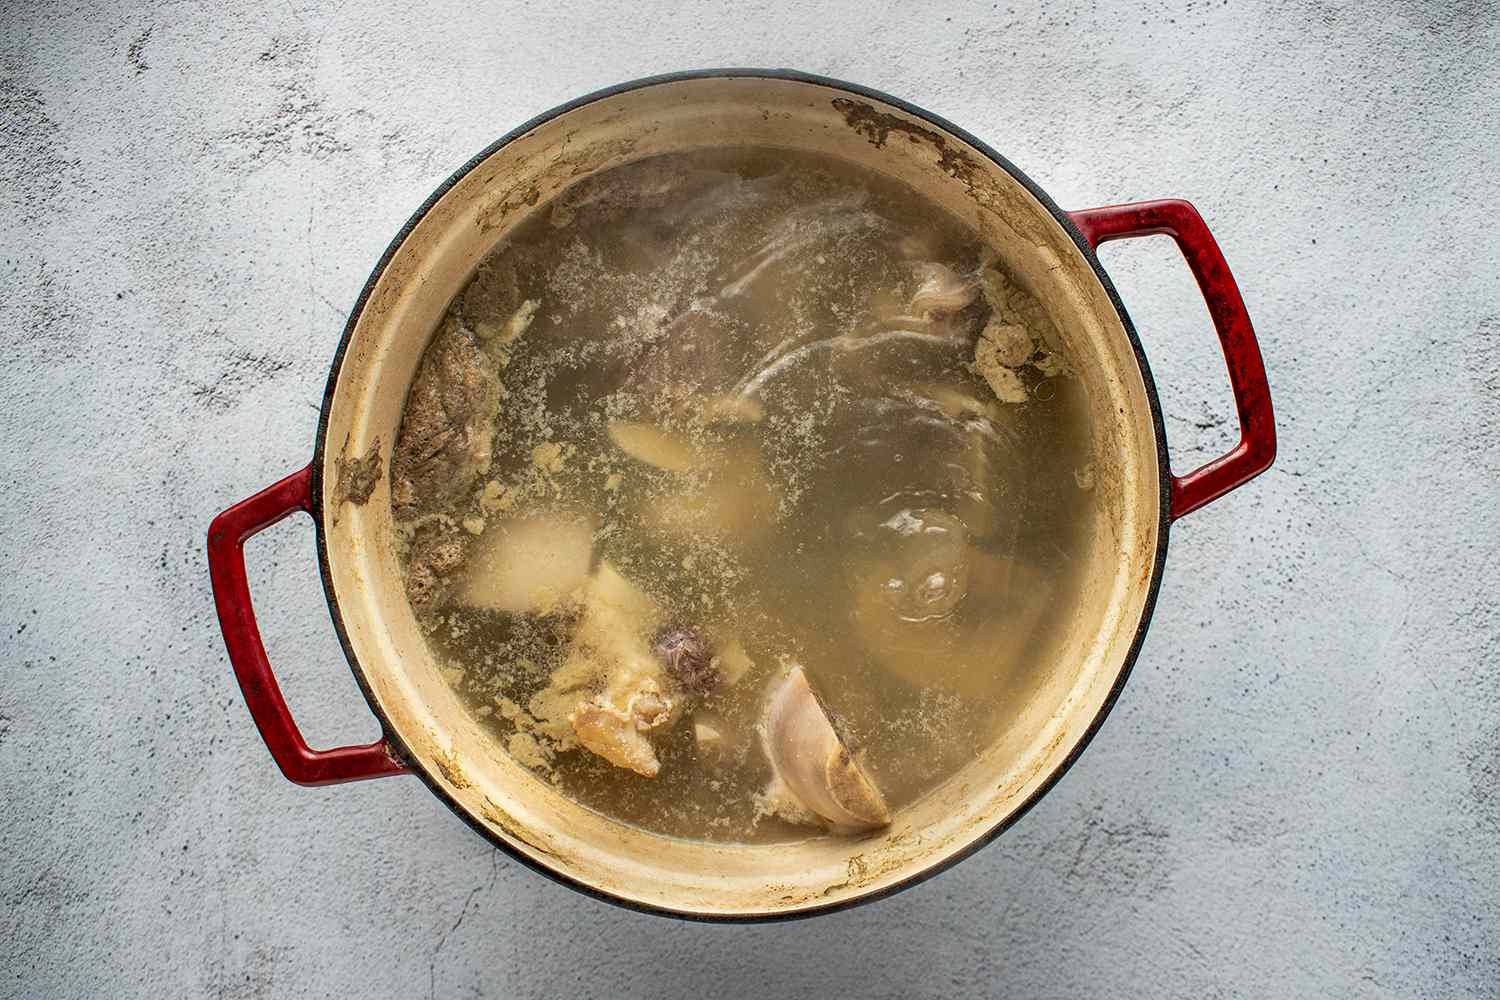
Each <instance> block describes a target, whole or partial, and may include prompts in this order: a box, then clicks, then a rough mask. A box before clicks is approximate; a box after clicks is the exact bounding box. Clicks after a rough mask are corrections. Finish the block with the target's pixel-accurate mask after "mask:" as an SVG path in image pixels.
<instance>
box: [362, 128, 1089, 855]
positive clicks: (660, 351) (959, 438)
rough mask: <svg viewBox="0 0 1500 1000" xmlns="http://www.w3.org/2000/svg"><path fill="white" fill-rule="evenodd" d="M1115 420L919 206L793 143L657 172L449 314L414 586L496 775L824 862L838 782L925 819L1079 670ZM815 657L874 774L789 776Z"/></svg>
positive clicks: (418, 417) (414, 478)
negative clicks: (1084, 575) (1063, 625)
mask: <svg viewBox="0 0 1500 1000" xmlns="http://www.w3.org/2000/svg"><path fill="white" fill-rule="evenodd" d="M1085 412H1086V411H1085V406H1084V399H1083V395H1082V388H1081V386H1080V385H1079V383H1078V382H1077V380H1076V379H1074V378H1073V377H1072V376H1071V374H1070V372H1069V369H1068V365H1067V360H1066V358H1065V357H1064V355H1063V354H1062V352H1061V348H1060V345H1059V342H1058V338H1057V335H1056V331H1055V330H1054V329H1053V328H1052V327H1051V324H1050V322H1049V320H1048V318H1047V316H1046V315H1045V313H1044V312H1043V311H1042V309H1041V308H1040V307H1039V306H1038V305H1037V303H1036V302H1035V300H1034V299H1032V298H1031V296H1030V295H1028V294H1027V293H1026V292H1025V291H1023V290H1022V289H1021V288H1020V287H1019V286H1018V285H1017V284H1016V283H1015V282H1014V281H1013V280H1012V279H1011V277H1010V276H1009V274H1008V272H1006V271H1005V270H1004V265H1003V257H1000V258H999V259H997V255H996V254H995V253H994V252H992V251H990V250H988V249H987V248H985V247H983V246H982V245H981V244H980V243H979V241H978V240H977V238H976V237H975V236H974V234H972V233H971V232H969V231H968V230H966V229H965V228H964V227H963V226H961V225H960V224H959V223H958V222H957V221H956V220H955V219H953V218H952V217H950V216H949V215H947V214H945V213H944V212H943V211H942V210H940V209H938V208H937V207H935V206H934V205H932V204H931V203H930V202H927V201H925V200H923V199H922V197H921V196H920V195H918V194H917V193H916V192H915V191H913V190H911V189H909V188H906V187H904V186H900V185H898V184H896V183H894V182H891V181H889V180H886V179H884V178H881V177H879V176H878V175H876V174H873V173H870V172H868V171H866V170H864V169H862V168H858V167H855V166H853V165H850V164H847V163H844V162H842V161H837V160H833V159H829V158H823V157H817V156H813V155H810V154H805V153H793V152H790V151H786V150H759V151H744V150H735V151H732V152H731V151H702V152H695V153H691V154H676V155H672V156H666V157H658V158H654V159H651V160H646V161H641V162H638V163H635V164H631V165H628V166H625V167H620V168H616V169H614V170H610V171H607V172H605V173H602V174H599V175H597V176H594V177H591V178H588V179H585V180H584V181H582V182H580V183H579V184H577V185H575V186H574V187H573V188H571V189H569V190H568V191H567V192H565V193H564V194H562V195H561V196H559V197H558V198H557V199H555V200H554V201H553V202H552V203H551V204H549V205H544V206H542V208H541V209H540V210H538V211H537V212H536V213H535V215H533V216H532V217H531V218H529V219H528V220H526V222H524V223H523V224H522V225H521V226H520V227H519V228H518V229H517V230H515V231H514V232H513V233H511V234H510V235H509V236H508V237H507V239H506V240H505V241H504V242H503V243H502V244H501V245H499V246H498V247H496V249H495V250H494V251H493V252H492V253H491V254H490V256H489V257H488V258H487V259H486V260H485V261H484V263H483V264H482V265H481V266H480V268H479V269H478V271H477V273H476V275H475V277H474V279H473V280H472V281H471V283H470V284H469V285H468V286H467V288H466V289H465V291H464V292H463V293H462V294H461V295H459V296H458V297H457V298H456V299H455V300H454V302H453V303H452V304H451V306H450V308H449V310H448V313H447V315H446V317H445V318H444V320H443V323H442V326H441V329H440V330H439V331H438V332H437V334H436V335H435V337H434V339H433V342H432V343H431V345H429V347H428V349H427V353H426V355H425V356H424V358H423V362H422V367H421V369H420V370H419V372H418V376H417V379H416V381H415V382H414V384H413V387H412V390H411V392H410V394H409V396H408V400H407V405H406V412H405V414H404V417H403V423H402V430H401V435H400V439H399V441H398V444H397V449H396V453H395V455H394V458H393V463H392V476H393V491H392V496H393V504H394V507H395V514H396V524H397V530H398V532H399V543H400V549H401V551H402V553H403V567H404V569H405V573H406V582H407V590H408V594H409V595H410V597H411V599H412V604H413V607H414V609H415V610H416V613H417V617H418V620H419V622H420V623H421V625H422V627H423V629H424V631H425V632H426V634H427V637H428V641H429V643H430V644H431V646H432V647H433V649H434V651H435V653H436V654H437V655H438V657H439V661H440V662H441V663H442V664H443V665H444V673H445V675H446V676H447V677H448V679H449V681H450V682H451V683H452V684H453V686H454V688H455V690H456V691H458V692H459V694H460V695H461V696H462V697H463V699H464V700H465V702H466V703H467V704H468V705H469V706H470V707H471V710H472V711H474V712H475V713H476V714H478V715H479V716H482V717H483V718H485V719H486V720H487V724H488V725H489V726H491V727H492V731H493V733H494V736H495V750H494V752H496V753H502V752H508V753H511V754H512V755H513V756H514V757H515V758H516V759H517V760H519V761H520V762H521V763H523V764H525V765H527V766H528V767H530V768H532V770H533V771H534V772H535V773H536V774H537V775H538V776H539V777H540V778H542V779H543V780H547V781H552V782H555V783H556V785H557V786H558V787H559V788H560V789H561V790H563V791H564V792H566V793H567V794H569V795H571V796H573V797H575V798H576V799H577V800H578V801H580V802H582V803H584V804H586V805H588V806H590V807H592V808H594V809H597V810H599V811H600V812H602V813H605V814H607V815H609V816H613V817H615V818H617V819H619V820H621V821H624V822H627V823H632V824H635V825H638V826H641V827H643V828H646V829H650V830H654V831H658V832H662V833H666V834H671V835H677V836H683V837H690V838H698V839H708V840H731V841H767V840H777V839H794V838H796V839H800V838H804V837H806V836H809V835H812V834H816V833H817V832H818V831H819V830H820V829H824V828H828V827H829V826H830V824H829V822H827V818H828V814H829V813H830V812H838V811H839V807H837V806H824V807H823V808H822V811H821V814H820V812H819V810H818V807H817V806H815V805H813V804H812V803H810V802H809V801H808V799H809V795H808V794H807V792H808V789H807V788H806V783H807V782H809V781H815V782H816V781H825V780H827V781H831V782H833V784H834V785H835V786H839V782H840V781H843V782H844V784H843V785H842V786H840V787H843V788H845V789H846V790H847V788H849V787H855V785H857V783H858V782H859V781H867V782H868V784H869V785H870V786H873V788H874V789H876V790H878V791H877V793H876V794H877V796H878V797H879V798H881V799H883V803H884V804H888V805H889V807H890V808H891V809H900V808H901V807H902V806H903V805H905V804H907V803H910V802H911V801H913V800H914V799H916V798H917V797H919V796H921V795H923V794H925V793H926V792H928V791H930V790H931V789H933V788H934V787H935V786H936V785H938V784H939V783H941V782H942V781H944V780H945V779H947V778H948V777H950V776H952V775H953V774H954V773H955V772H956V771H957V770H958V769H959V768H961V767H962V766H963V765H964V764H965V763H967V762H968V761H970V760H972V759H973V758H974V757H975V756H976V755H977V753H978V752H979V750H980V748H982V747H983V746H985V745H987V744H988V743H990V742H992V741H993V740H994V739H995V737H996V736H997V735H998V734H999V733H1000V732H1002V731H1003V730H1004V729H1005V727H1007V726H1008V725H1009V724H1010V723H1011V721H1012V720H1013V718H1014V715H1015V712H1016V711H1017V710H1018V709H1019V708H1020V706H1021V705H1022V704H1023V703H1024V702H1025V700H1026V698H1027V694H1028V692H1029V691H1030V690H1031V689H1032V688H1034V686H1035V685H1036V684H1037V683H1038V682H1039V681H1040V680H1041V679H1042V677H1043V676H1044V674H1045V672H1046V671H1048V670H1049V669H1050V661H1051V659H1052V657H1053V655H1054V650H1053V648H1052V645H1051V642H1050V640H1049V636H1051V635H1053V634H1054V633H1055V632H1056V629H1055V628H1054V627H1052V624H1051V623H1052V621H1053V619H1054V617H1055V616H1056V615H1058V614H1061V613H1065V612H1064V611H1063V610H1062V609H1066V608H1067V607H1068V606H1069V605H1070V603H1071V597H1072V595H1073V593H1074V591H1075V588H1076V586H1077V583H1078V581H1077V580H1076V571H1077V568H1078V566H1079V564H1080V562H1079V560H1078V558H1077V553H1078V551H1079V548H1080V546H1081V544H1082V542H1083V539H1082V537H1081V531H1082V522H1083V507H1084V503H1085V500H1086V497H1085V494H1086V492H1087V490H1088V489H1090V488H1091V471H1090V470H1091V466H1090V464H1089V457H1088V455H1087V452H1086V441H1087V433H1086V430H1087V429H1086V427H1085V426H1084V421H1085ZM797 665H800V666H801V667H802V668H803V669H804V670H805V677H806V680H807V682H808V683H809V684H810V685H811V688H812V690H814V691H815V692H816V698H817V699H820V703H821V705H822V706H823V708H824V709H825V711H821V712H820V711H816V710H815V709H813V710H812V715H811V716H809V718H812V719H813V724H814V725H821V724H822V723H820V722H818V720H820V719H825V718H826V719H827V722H828V724H829V725H831V726H832V729H831V730H829V731H828V732H826V733H824V732H821V731H820V732H819V734H818V735H819V737H820V738H821V739H822V740H823V743H822V744H819V746H823V745H824V744H827V745H829V746H831V747H832V749H833V751H834V756H835V757H837V756H838V754H837V751H838V750H839V749H841V748H842V747H844V746H847V747H850V748H852V749H853V751H854V752H853V756H852V757H849V758H847V759H846V760H845V761H844V762H843V766H845V767H846V768H847V769H850V771H851V773H852V774H853V775H854V776H853V777H852V778H847V780H846V779H841V778H839V777H838V776H836V775H835V776H834V777H827V776H825V774H824V772H823V771H822V770H820V769H819V768H821V766H822V765H821V764H820V765H819V767H818V768H813V769H812V771H810V772H809V773H813V772H816V773H815V774H814V776H813V777H807V776H803V777H801V778H800V779H797V778H795V777H792V778H791V780H790V787H788V783H787V782H781V781H773V777H774V775H773V769H772V767H771V764H770V763H769V761H768V758H767V755H766V748H765V747H763V732H766V733H769V732H772V730H774V731H775V732H778V733H780V732H781V731H782V730H783V729H785V726H781V727H779V728H778V727H767V726H765V725H764V724H763V722H764V716H765V713H766V711H767V704H768V696H769V691H770V689H772V688H773V687H775V686H776V685H778V684H785V683H787V679H788V677H789V676H790V675H789V673H788V672H789V671H791V670H793V669H794V667H795V666H797ZM809 704H812V703H809ZM799 718H800V716H799ZM799 724H800V723H799ZM782 738H787V737H782ZM830 741H831V742H830ZM799 746H800V744H799ZM771 749H773V750H775V749H776V747H772V748H771ZM819 752H821V751H819ZM798 753H803V751H802V750H799V751H798ZM804 755H805V754H804ZM846 757H847V755H846ZM837 764H838V762H837V761H835V765H837ZM835 765H830V766H835ZM791 766H792V765H785V764H784V767H791ZM828 774H829V775H832V774H833V771H831V770H830V771H829V772H828ZM799 780H800V781H801V784H800V785H799V784H798V781H799ZM850 782H854V785H851V784H850ZM799 788H800V789H801V790H802V792H801V794H799V792H798V789H799ZM837 791H838V788H837V787H836V788H835V792H837ZM853 794H856V796H857V795H858V794H863V793H860V792H858V789H857V788H856V792H855V793H853ZM812 797H814V798H815V797H816V796H812ZM856 805H858V804H857V803H856ZM867 805H868V804H867ZM882 808H883V806H882ZM871 810H873V811H871ZM856 814H858V815H865V814H868V815H871V816H879V815H883V814H882V813H880V810H877V809H874V807H873V806H869V808H868V809H866V813H861V812H860V810H859V809H858V808H855V809H854V810H853V812H852V813H850V815H856ZM820 815H822V816H823V817H824V819H823V820H821V821H820V819H819V816H820ZM880 821H881V820H880V819H879V818H876V819H869V820H868V822H869V823H872V824H873V823H878V822H880ZM844 829H845V828H842V827H841V828H840V829H839V830H835V831H834V832H841V831H842V830H844Z"/></svg>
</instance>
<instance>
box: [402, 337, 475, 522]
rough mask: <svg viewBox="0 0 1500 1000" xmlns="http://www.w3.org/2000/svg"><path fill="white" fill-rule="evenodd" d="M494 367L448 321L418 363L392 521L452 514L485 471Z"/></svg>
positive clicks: (404, 428) (405, 418)
mask: <svg viewBox="0 0 1500 1000" xmlns="http://www.w3.org/2000/svg"><path fill="white" fill-rule="evenodd" d="M499 408H500V375H499V365H498V363H497V362H496V361H495V360H494V359H492V358H490V357H489V356H488V355H486V354H485V352H484V351H483V350H482V348H481V347H480V345H479V343H478V342H477V341H476V339H475V338H474V336H473V335H472V334H470V333H469V332H468V331H467V330H466V329H464V328H463V327H462V326H460V325H459V323H458V322H457V321H456V320H455V319H453V317H452V316H451V315H450V316H449V317H448V318H447V319H446V320H445V321H444V323H443V327H442V329H441V330H439V331H438V334H437V336H436V337H435V338H434V339H433V342H432V345H431V346H430V347H429V348H428V349H427V353H426V355H425V356H424V357H423V359H422V365H421V367H420V368H419V369H418V370H417V377H416V379H415V380H414V381H413V382H412V386H411V392H410V393H408V395H407V398H406V412H405V413H404V415H403V416H402V420H401V434H400V437H399V438H398V439H397V443H396V449H395V452H394V453H393V455H392V456H391V472H392V478H393V481H394V486H393V489H392V499H393V503H394V504H395V505H396V510H395V514H396V519H397V520H398V521H399V520H410V519H412V518H414V517H415V516H417V515H418V514H422V513H427V512H429V511H435V510H450V509H452V508H453V506H454V505H455V504H456V503H457V502H458V501H459V500H460V499H461V498H462V497H463V496H464V495H465V494H467V493H468V492H469V490H471V489H472V488H473V487H474V485H475V483H476V482H477V480H478V478H479V477H480V476H481V475H483V474H484V473H485V472H487V471H488V470H489V467H490V460H491V449H492V448H493V445H494V434H495V420H496V417H497V416H498V413H499Z"/></svg>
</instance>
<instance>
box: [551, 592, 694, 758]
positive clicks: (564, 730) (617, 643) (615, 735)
mask: <svg viewBox="0 0 1500 1000" xmlns="http://www.w3.org/2000/svg"><path fill="white" fill-rule="evenodd" d="M581 603H582V612H581V616H580V618H579V622H578V631H577V633H576V634H575V636H574V639H573V645H572V647H571V648H570V649H569V650H568V657H567V659H566V660H565V661H564V662H563V664H562V666H560V667H558V668H557V670H556V671H555V672H554V673H553V675H552V678H551V680H550V681H549V682H548V684H547V687H546V688H544V689H543V690H542V691H540V692H538V693H537V694H536V695H535V696H534V697H533V698H532V699H531V701H530V705H529V708H530V710H531V712H532V714H533V715H535V716H536V719H537V722H538V729H539V731H540V732H542V733H544V734H545V735H547V736H548V737H549V738H551V739H552V740H553V741H554V743H555V744H556V746H557V748H558V749H559V750H564V749H567V748H568V747H569V746H571V745H573V744H575V743H576V744H577V745H581V746H583V747H584V748H586V749H587V750H589V751H590V752H592V753H595V754H598V755H599V756H600V757H603V758H604V759H605V760H607V761H609V762H610V763H611V764H614V765H615V766H617V767H624V768H628V769H630V770H632V771H634V772H636V773H637V774H640V775H644V776H645V777H648V778H649V777H654V776H655V775H656V773H657V772H658V771H659V770H660V767H661V764H660V762H659V761H658V760H657V757H656V751H655V749H654V748H653V747H652V745H651V742H650V740H649V739H648V738H647V734H648V733H650V732H651V731H652V730H655V729H658V728H661V727H664V726H667V725H670V724H671V723H672V722H673V721H675V720H676V718H677V717H678V716H679V715H680V714H681V710H682V708H683V706H684V702H685V699H684V697H683V694H682V692H681V690H680V689H679V687H678V686H677V684H676V682H675V681H674V680H673V679H672V678H671V677H670V676H668V674H667V673H666V668H665V666H664V665H663V664H662V662H661V660H660V659H659V658H658V657H657V656H656V655H655V654H654V653H653V652H652V651H651V646H650V641H651V638H652V637H653V636H655V635H656V634H657V633H658V632H659V631H660V629H661V625H662V615H663V612H662V609H661V607H660V606H659V605H658V604H657V603H656V602H655V601H654V600H652V599H651V597H650V596H649V595H647V594H646V593H645V592H644V591H642V590H641V589H640V588H639V587H637V586H636V585H635V584H633V583H631V582H630V581H629V580H627V579H626V578H625V577H623V576H621V575H620V573H619V571H617V570H616V569H615V568H614V567H613V566H611V565H610V564H609V563H601V564H600V565H599V568H598V569H597V570H596V571H595V573H594V575H593V576H592V577H591V578H590V579H589V582H588V584H587V586H586V587H585V588H584V591H583V595H582V602H581Z"/></svg>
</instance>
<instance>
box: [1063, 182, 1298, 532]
mask: <svg viewBox="0 0 1500 1000" xmlns="http://www.w3.org/2000/svg"><path fill="white" fill-rule="evenodd" d="M1068 214H1069V215H1070V216H1072V218H1073V223H1074V224H1075V225H1076V226H1078V228H1079V230H1080V231H1081V232H1082V233H1083V238H1084V239H1086V240H1088V241H1089V245H1090V246H1093V247H1098V246H1099V244H1101V243H1107V242H1108V241H1110V240H1118V239H1123V238H1125V237H1127V236H1153V235H1156V234H1159V233H1160V234H1165V235H1167V236H1170V237H1172V238H1173V239H1174V240H1176V241H1177V247H1178V249H1180V250H1181V251H1182V256H1183V257H1185V258H1186V259H1187V264H1188V269H1189V270H1191V271H1192V272H1193V277H1194V278H1196V279H1197V280H1198V288H1199V290H1200V291H1202V292H1203V298H1204V299H1205V300H1206V301H1207V303H1208V314H1209V316H1210V317H1212V318H1213V321H1214V328H1215V329H1217V330H1218V331H1219V343H1220V344H1221V345H1222V346H1223V348H1224V361H1225V363H1226V364H1227V365H1228V366H1229V386H1230V388H1231V389H1232V390H1233V391H1234V405H1235V408H1236V409H1237V410H1239V416H1240V443H1239V444H1237V445H1235V447H1234V449H1233V450H1232V451H1230V452H1229V453H1228V454H1226V455H1221V456H1219V457H1218V458H1216V459H1214V460H1213V461H1212V462H1209V463H1208V464H1207V465H1204V466H1202V467H1201V468H1198V469H1194V470H1193V471H1192V472H1189V473H1188V474H1187V475H1185V476H1173V477H1172V507H1171V516H1172V519H1173V520H1176V519H1177V518H1179V517H1181V516H1182V515H1184V514H1186V513H1188V512H1190V511H1194V510H1197V509H1198V508H1199V507H1202V506H1203V505H1204V504H1206V503H1208V502H1209V501H1210V500H1217V499H1218V498H1219V497H1221V496H1223V495H1224V494H1225V493H1228V492H1229V491H1230V490H1232V489H1234V488H1235V487H1236V486H1241V485H1243V484H1245V483H1246V482H1248V481H1249V480H1251V479H1254V478H1255V477H1256V476H1258V475H1260V474H1261V473H1262V472H1265V471H1266V469H1268V468H1270V466H1271V462H1272V461H1273V460H1274V459H1275V458H1276V421H1275V417H1274V416H1273V414H1272V412H1271V387H1270V386H1269V385H1267V384H1266V369H1265V365H1264V364H1262V363H1261V360H1260V346H1259V345H1258V344H1256V342H1255V331H1254V330H1253V329H1251V327H1250V314H1249V313H1248V312H1246V311H1245V301H1244V300H1243V299H1242V298H1240V289H1239V286H1238V285H1236V284H1235V283H1234V275H1232V274H1230V273H1229V264H1228V263H1226V262H1225V260H1224V254H1223V253H1222V252H1221V251H1220V250H1219V245H1218V244H1217V243H1215V242H1214V238H1213V235H1212V234H1211V233H1210V232H1209V231H1208V225H1207V224H1206V223H1204V221H1203V217H1202V216H1201V215H1199V214H1198V210H1197V209H1195V208H1194V207H1193V206H1192V205H1191V204H1189V203H1188V202H1185V201H1181V200H1179V199H1175V198H1172V199H1164V200H1161V201H1138V202H1135V203H1134V204H1130V205H1108V206H1106V207H1104V208H1085V209H1082V210H1081V211H1077V212H1069V213H1068Z"/></svg>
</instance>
